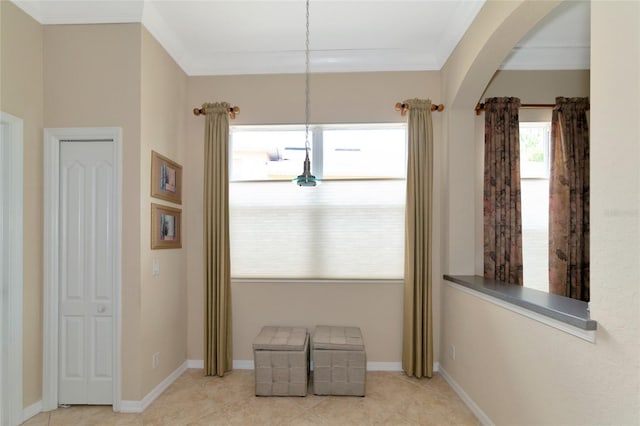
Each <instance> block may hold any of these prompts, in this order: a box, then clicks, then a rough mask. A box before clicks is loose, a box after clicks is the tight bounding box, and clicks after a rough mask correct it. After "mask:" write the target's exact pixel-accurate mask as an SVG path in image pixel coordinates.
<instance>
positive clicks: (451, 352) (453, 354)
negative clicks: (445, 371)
mask: <svg viewBox="0 0 640 426" xmlns="http://www.w3.org/2000/svg"><path fill="white" fill-rule="evenodd" d="M449 356H451V359H452V360H453V361H455V360H456V346H455V345H451V346H450V347H449Z"/></svg>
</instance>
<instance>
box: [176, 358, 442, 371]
mask: <svg viewBox="0 0 640 426" xmlns="http://www.w3.org/2000/svg"><path fill="white" fill-rule="evenodd" d="M436 365H437V364H436ZM187 368H204V361H203V360H201V359H190V360H188V361H187ZM253 368H254V364H253V360H252V359H234V360H233V369H234V370H253ZM367 371H402V363H401V362H368V363H367Z"/></svg>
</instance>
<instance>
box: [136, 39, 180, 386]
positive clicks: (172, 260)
mask: <svg viewBox="0 0 640 426" xmlns="http://www.w3.org/2000/svg"><path fill="white" fill-rule="evenodd" d="M141 83H142V107H141V108H142V114H141V117H142V120H141V139H140V173H141V174H140V201H139V202H140V214H141V218H140V222H141V224H142V226H141V227H140V241H141V245H140V251H141V255H140V262H141V263H140V268H141V272H140V275H141V281H140V282H141V285H140V293H141V296H140V298H141V302H142V304H141V311H140V314H141V333H142V339H141V341H140V344H139V346H140V356H141V366H140V368H141V370H142V395H143V396H144V395H146V394H147V393H149V391H151V390H152V389H153V388H154V387H155V386H156V385H157V384H158V383H160V382H161V381H162V380H164V379H165V377H167V376H168V375H169V374H171V372H173V371H174V370H175V369H176V368H178V367H179V366H180V365H181V364H182V363H183V362H184V361H185V360H186V357H187V325H186V324H187V285H186V271H185V258H186V249H170V250H151V245H150V238H151V234H150V232H151V227H150V219H149V218H150V215H151V208H150V206H151V203H152V202H153V203H157V204H164V205H170V206H173V207H177V208H183V209H184V210H186V209H187V208H188V205H186V204H184V203H183V205H182V206H181V205H175V204H171V203H169V202H166V201H163V200H159V199H157V198H151V196H150V188H151V151H152V150H153V151H156V152H159V153H160V154H162V155H164V156H166V157H169V158H171V159H172V160H173V161H176V162H177V163H179V164H183V163H184V152H185V145H186V141H185V118H186V117H187V115H186V111H187V101H186V96H187V76H186V74H185V73H184V72H183V71H182V69H181V68H180V67H179V66H178V65H177V64H176V63H175V62H174V61H173V59H171V57H170V56H169V55H168V54H167V53H166V52H165V50H164V49H163V48H162V47H161V46H160V44H159V43H158V42H157V41H156V40H155V39H154V38H153V36H151V34H149V32H148V31H147V30H146V29H144V28H143V29H142V80H141ZM184 172H185V173H189V170H187V169H185V170H184ZM184 210H183V214H184ZM185 243H186V234H183V247H184V244H185ZM153 259H157V260H158V262H159V264H160V275H158V276H155V277H154V276H152V261H153ZM157 352H158V353H160V364H159V366H158V368H156V369H152V364H151V358H152V355H153V354H154V353H157Z"/></svg>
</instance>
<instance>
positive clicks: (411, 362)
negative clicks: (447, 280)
mask: <svg viewBox="0 0 640 426" xmlns="http://www.w3.org/2000/svg"><path fill="white" fill-rule="evenodd" d="M404 103H405V104H407V105H409V120H408V129H409V144H408V148H409V149H408V163H407V204H406V216H405V267H404V268H405V269H404V319H403V323H404V327H403V339H402V368H403V370H404V371H405V373H406V374H407V375H409V376H415V377H418V378H421V377H432V376H433V320H432V313H431V304H432V302H431V274H432V270H431V256H432V253H431V235H432V234H431V212H432V205H433V204H432V203H433V201H432V199H433V195H432V194H433V125H432V122H431V101H430V100H422V99H411V100H406V101H404Z"/></svg>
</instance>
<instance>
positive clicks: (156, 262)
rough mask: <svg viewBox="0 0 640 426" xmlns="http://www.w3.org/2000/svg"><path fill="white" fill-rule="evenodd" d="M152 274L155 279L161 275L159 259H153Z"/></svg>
mask: <svg viewBox="0 0 640 426" xmlns="http://www.w3.org/2000/svg"><path fill="white" fill-rule="evenodd" d="M152 274H153V276H154V277H157V276H158V275H160V261H159V260H158V259H153V271H152Z"/></svg>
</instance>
